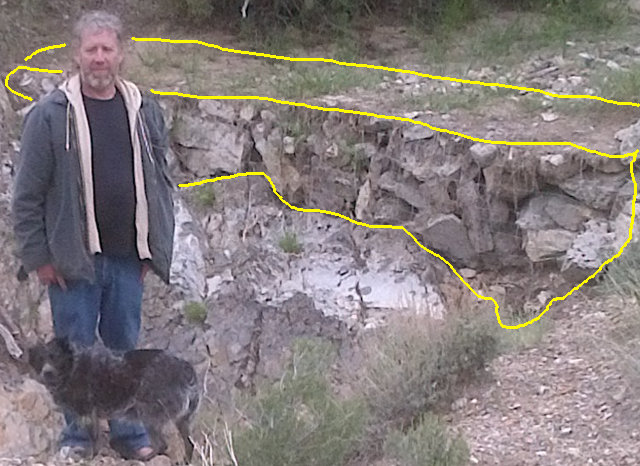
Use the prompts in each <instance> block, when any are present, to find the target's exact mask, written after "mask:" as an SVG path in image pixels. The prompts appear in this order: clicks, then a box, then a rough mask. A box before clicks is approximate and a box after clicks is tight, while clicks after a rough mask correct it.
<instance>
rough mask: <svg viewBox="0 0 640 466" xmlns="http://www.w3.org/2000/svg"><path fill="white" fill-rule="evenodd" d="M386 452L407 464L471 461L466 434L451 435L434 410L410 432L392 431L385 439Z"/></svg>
mask: <svg viewBox="0 0 640 466" xmlns="http://www.w3.org/2000/svg"><path fill="white" fill-rule="evenodd" d="M384 452H385V456H386V457H388V458H392V459H394V460H395V461H396V462H397V463H398V464H401V465H403V466H464V465H466V464H468V461H469V447H468V446H467V443H466V442H465V440H464V438H462V437H461V436H457V437H455V438H453V439H452V438H450V436H449V434H448V433H447V430H446V426H444V425H443V423H442V422H441V421H440V420H439V419H438V418H437V417H436V416H433V415H430V414H425V415H424V416H422V417H421V419H420V421H419V422H418V423H416V424H415V425H414V426H412V427H411V428H410V429H409V430H408V431H407V432H402V431H400V430H394V431H392V432H391V433H390V434H389V435H388V436H387V439H386V440H385V442H384Z"/></svg>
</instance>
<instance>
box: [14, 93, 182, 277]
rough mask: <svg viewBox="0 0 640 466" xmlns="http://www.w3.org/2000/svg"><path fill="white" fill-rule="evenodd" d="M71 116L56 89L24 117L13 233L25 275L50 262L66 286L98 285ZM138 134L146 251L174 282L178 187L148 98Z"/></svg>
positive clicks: (75, 129)
mask: <svg viewBox="0 0 640 466" xmlns="http://www.w3.org/2000/svg"><path fill="white" fill-rule="evenodd" d="M73 110H74V109H73V106H72V104H71V103H70V102H69V100H68V98H67V95H66V94H65V92H63V91H62V90H61V89H56V90H55V91H53V92H52V93H51V94H49V95H48V96H46V97H45V98H43V99H42V100H41V101H39V102H38V103H37V104H36V105H35V106H34V107H33V108H32V109H31V111H29V113H28V114H27V115H26V117H25V120H24V125H23V131H22V140H21V148H20V156H19V159H18V163H17V171H16V176H15V181H14V188H13V199H12V213H13V219H14V231H15V238H16V242H17V249H18V256H19V258H20V260H21V261H22V266H23V268H24V270H25V271H26V272H27V273H28V272H31V271H33V270H35V269H37V268H38V267H40V266H42V265H45V264H49V263H50V264H53V265H54V266H55V267H56V268H57V270H58V271H59V272H60V273H61V274H62V276H63V277H64V278H66V279H72V280H73V279H88V280H90V281H93V280H94V278H95V271H94V266H93V254H94V253H93V252H92V250H91V247H90V245H89V243H90V240H89V238H90V234H89V232H88V228H87V223H88V221H87V209H86V199H87V193H86V184H85V182H84V180H85V179H86V177H85V178H84V179H83V173H82V166H81V165H82V164H81V161H80V155H79V149H78V147H79V145H80V143H79V138H78V126H77V121H76V118H75V112H74V111H73ZM133 127H134V128H135V129H134V130H133V131H135V133H134V134H132V140H133V136H134V135H135V136H136V137H137V138H138V140H139V141H140V148H141V159H142V173H143V178H144V192H145V193H146V205H145V209H146V212H145V220H147V222H148V223H147V224H146V225H145V227H146V234H145V236H144V237H145V241H146V244H145V246H148V251H149V252H150V255H151V257H150V259H149V260H150V267H151V269H152V270H153V271H154V272H155V273H156V274H157V275H158V276H159V277H160V278H161V279H162V280H163V281H164V282H166V283H169V271H170V268H171V257H172V253H173V231H174V216H173V199H172V191H173V183H172V182H171V179H170V177H169V175H168V172H167V162H166V157H165V155H166V152H167V148H168V135H167V130H166V127H165V124H164V118H163V116H162V112H161V110H160V107H159V105H158V103H157V102H156V101H155V100H154V99H153V98H152V97H151V96H142V100H141V104H140V107H139V110H138V111H137V113H136V123H135V125H134V126H133ZM91 196H93V194H91ZM91 198H92V197H91ZM92 210H93V209H91V211H92ZM89 218H90V217H89ZM98 247H99V246H98Z"/></svg>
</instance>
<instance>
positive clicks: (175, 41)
mask: <svg viewBox="0 0 640 466" xmlns="http://www.w3.org/2000/svg"><path fill="white" fill-rule="evenodd" d="M131 40H133V41H136V42H166V43H170V44H198V45H204V46H205V47H210V48H214V49H217V50H220V51H222V52H228V53H237V54H240V55H250V56H254V57H263V58H273V59H276V60H285V61H291V62H323V63H332V64H334V65H340V66H350V67H355V68H368V69H371V70H381V71H391V72H393V73H405V74H412V75H414V76H420V77H422V78H428V79H437V80H440V81H450V82H455V83H461V84H475V85H478V86H485V87H502V88H505V89H514V90H516V91H525V92H537V93H539V94H544V95H546V96H549V97H556V98H558V99H590V100H598V101H600V102H606V103H608V104H614V105H623V106H630V107H640V103H638V102H619V101H617V100H611V99H604V98H602V97H599V96H597V95H578V94H556V93H554V92H548V91H543V90H542V89H536V88H535V87H524V86H513V85H511V84H502V83H486V82H484V81H474V80H469V79H460V78H452V77H449V76H438V75H432V74H427V73H419V72H417V71H413V70H405V69H402V68H391V67H388V66H380V65H368V64H366V63H352V62H344V61H339V60H334V59H333V58H320V57H306V58H305V57H287V56H284V55H272V54H269V53H261V52H252V51H250V50H238V49H230V48H226V47H222V46H220V45H217V44H210V43H208V42H203V41H201V40H192V39H162V38H160V37H155V38H154V37H132V38H131Z"/></svg>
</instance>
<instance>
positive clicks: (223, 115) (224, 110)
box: [198, 99, 236, 123]
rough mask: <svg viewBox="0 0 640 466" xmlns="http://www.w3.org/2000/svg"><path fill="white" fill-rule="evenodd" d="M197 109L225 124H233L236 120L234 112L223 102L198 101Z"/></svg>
mask: <svg viewBox="0 0 640 466" xmlns="http://www.w3.org/2000/svg"><path fill="white" fill-rule="evenodd" d="M198 108H199V109H200V110H202V112H203V113H204V114H206V115H209V116H212V117H215V118H216V119H219V120H222V121H224V122H225V123H234V121H235V119H236V111H235V109H234V108H233V107H232V106H231V105H228V104H226V103H225V102H221V101H219V100H209V99H205V100H202V99H201V100H198Z"/></svg>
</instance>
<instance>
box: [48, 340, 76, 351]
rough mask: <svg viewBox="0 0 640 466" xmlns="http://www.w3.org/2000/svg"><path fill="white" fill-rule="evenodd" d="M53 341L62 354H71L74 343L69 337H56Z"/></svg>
mask: <svg viewBox="0 0 640 466" xmlns="http://www.w3.org/2000/svg"><path fill="white" fill-rule="evenodd" d="M53 343H54V344H55V346H56V347H57V348H58V349H59V350H60V351H62V353H63V354H73V349H74V345H73V343H71V341H70V340H69V337H66V336H65V337H56V338H54V339H53Z"/></svg>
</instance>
